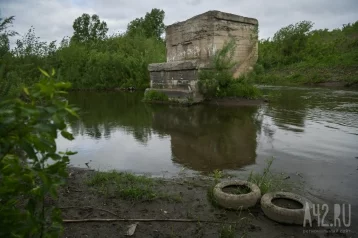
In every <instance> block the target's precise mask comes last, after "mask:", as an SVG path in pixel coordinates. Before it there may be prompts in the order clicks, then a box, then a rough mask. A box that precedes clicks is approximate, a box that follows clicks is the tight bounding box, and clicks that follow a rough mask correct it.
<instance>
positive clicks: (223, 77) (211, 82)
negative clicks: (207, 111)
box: [198, 39, 261, 99]
mask: <svg viewBox="0 0 358 238" xmlns="http://www.w3.org/2000/svg"><path fill="white" fill-rule="evenodd" d="M235 48H236V45H235V41H234V40H233V39H232V40H230V41H229V42H227V43H226V44H225V45H224V46H223V48H222V49H221V50H218V51H217V52H216V53H215V54H214V56H213V57H212V62H211V66H210V68H211V69H202V70H200V71H199V82H198V86H199V91H200V93H201V94H203V95H204V97H205V98H206V99H212V98H224V97H230V98H231V97H237V98H248V99H256V98H258V97H260V96H261V92H260V91H259V90H258V89H257V88H256V87H255V86H254V85H253V84H252V83H250V82H249V80H247V77H245V76H242V77H240V78H234V77H233V71H234V67H235V66H236V65H237V64H238V62H235V61H234V53H235Z"/></svg>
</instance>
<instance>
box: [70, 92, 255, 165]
mask: <svg viewBox="0 0 358 238" xmlns="http://www.w3.org/2000/svg"><path fill="white" fill-rule="evenodd" d="M141 99H142V94H141V93H133V94H128V93H113V92H112V93H103V92H102V93H99V92H75V93H71V94H70V95H69V101H70V102H71V103H73V104H75V105H76V106H77V107H79V108H81V113H80V114H81V120H80V121H78V120H71V121H70V122H69V125H70V128H71V129H72V132H73V134H74V135H75V137H76V141H75V143H77V144H78V145H81V146H78V148H77V150H85V151H79V152H80V153H79V154H81V152H82V153H85V154H87V156H86V158H88V153H89V152H90V154H92V156H91V157H92V159H94V160H98V159H97V158H103V155H105V157H106V158H105V159H102V160H107V161H102V162H105V163H111V162H110V160H117V162H118V161H122V160H123V161H122V162H120V164H127V166H128V165H129V168H124V169H130V170H133V171H136V170H137V169H139V170H145V169H146V168H147V167H148V164H150V163H155V162H154V161H151V160H148V159H147V158H140V159H139V160H140V161H141V162H140V164H138V163H136V164H135V163H133V164H131V161H134V160H136V161H138V159H133V158H134V157H135V156H136V155H137V156H138V157H140V156H142V154H141V153H142V152H140V151H141V150H142V149H143V147H141V146H140V145H139V144H142V146H145V147H146V146H148V143H149V142H153V141H162V147H165V146H167V144H166V143H164V141H165V140H166V139H168V138H169V139H170V147H169V150H170V153H169V154H167V153H165V155H162V156H163V157H164V158H157V159H156V158H154V159H155V160H158V161H159V160H161V159H166V160H167V162H166V163H168V162H169V161H170V159H172V162H174V164H176V165H178V167H183V166H184V167H186V168H190V169H192V170H194V171H202V172H209V171H212V170H214V169H236V168H240V167H242V166H245V165H249V164H252V163H255V158H256V152H255V151H256V134H257V127H258V125H260V123H258V122H257V118H255V115H256V112H257V108H256V107H247V108H239V109H238V108H217V107H214V106H194V107H190V108H187V107H180V106H179V107H178V106H168V105H148V104H144V103H142V102H141ZM123 132H125V133H126V134H127V135H128V136H132V137H134V139H135V141H137V143H139V144H138V145H131V146H134V147H135V148H137V150H136V149H134V150H133V151H131V152H126V154H118V150H117V149H118V148H119V147H121V146H124V147H125V146H126V145H128V143H133V142H130V139H128V137H123V136H120V135H118V133H123ZM79 137H80V138H82V139H81V140H82V141H81V140H80V139H79ZM119 138H120V139H119ZM91 140H95V141H98V143H99V144H97V145H95V146H94V145H93V142H91ZM104 141H109V142H107V143H105V142H104ZM113 143H114V146H116V145H117V148H113V145H112V146H109V145H110V144H113ZM87 144H91V146H88V145H87ZM157 145H158V146H159V147H160V144H157ZM150 149H151V147H149V146H148V147H146V148H145V149H144V150H150ZM121 150H122V151H123V150H125V148H122V149H121ZM159 150H163V151H166V149H165V148H162V149H160V148H159ZM100 151H101V153H102V154H100ZM143 153H145V152H143ZM150 153H152V154H154V153H153V152H150ZM78 156H80V155H78ZM96 157H97V158H96ZM147 157H148V158H150V157H151V155H147ZM165 157H166V158H165ZM124 160H125V161H124ZM129 160H130V161H129ZM113 164H115V163H114V162H113ZM171 166H172V167H173V164H172V165H171ZM169 167H170V166H169ZM162 169H163V170H171V168H168V165H165V166H164V165H163V167H162ZM147 172H157V171H147Z"/></svg>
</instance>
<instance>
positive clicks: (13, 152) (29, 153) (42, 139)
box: [0, 70, 77, 237]
mask: <svg viewBox="0 0 358 238" xmlns="http://www.w3.org/2000/svg"><path fill="white" fill-rule="evenodd" d="M40 71H42V75H43V76H42V79H41V80H40V81H39V82H38V83H36V84H35V85H34V86H33V87H31V88H24V89H23V94H22V95H21V97H19V98H13V99H6V100H3V101H1V102H0V227H1V229H0V237H59V235H60V233H61V231H62V225H61V223H62V219H61V216H60V210H59V209H57V208H55V207H47V206H45V203H46V201H47V200H48V199H50V198H52V199H55V198H56V196H57V188H58V187H59V186H60V185H61V184H63V183H64V182H65V178H66V177H67V172H66V166H67V164H68V162H69V156H70V155H72V154H74V153H73V152H69V151H68V152H64V153H63V152H58V151H57V147H56V141H55V139H56V138H57V136H58V132H60V133H61V135H62V136H63V137H64V138H66V139H69V140H72V139H73V136H72V134H71V133H70V132H68V131H67V130H66V123H65V118H67V117H68V116H69V115H72V116H77V114H76V110H75V109H74V108H72V107H71V106H69V105H68V102H67V100H65V98H63V96H62V95H63V94H65V93H66V92H65V91H64V90H67V89H69V88H70V86H71V85H70V83H64V82H57V81H55V80H54V79H53V78H52V77H53V76H54V74H55V72H54V71H52V73H51V75H50V74H49V73H47V72H45V71H43V70H40Z"/></svg>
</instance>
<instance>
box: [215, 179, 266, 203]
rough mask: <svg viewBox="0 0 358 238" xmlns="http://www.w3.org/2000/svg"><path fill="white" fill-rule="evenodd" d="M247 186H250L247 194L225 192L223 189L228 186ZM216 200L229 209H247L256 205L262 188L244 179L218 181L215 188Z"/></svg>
mask: <svg viewBox="0 0 358 238" xmlns="http://www.w3.org/2000/svg"><path fill="white" fill-rule="evenodd" d="M235 185H236V186H246V187H248V188H250V190H251V191H250V192H249V193H246V194H231V193H225V192H224V191H223V190H222V189H223V188H225V187H228V186H235ZM213 195H214V198H215V200H216V202H217V203H218V204H219V205H220V206H222V207H225V208H229V209H247V208H249V207H252V206H255V204H256V203H257V201H258V200H259V199H260V197H261V191H260V188H259V187H258V186H257V185H256V184H253V183H250V182H248V181H243V180H229V181H224V182H221V183H218V184H217V185H216V186H215V187H214V190H213Z"/></svg>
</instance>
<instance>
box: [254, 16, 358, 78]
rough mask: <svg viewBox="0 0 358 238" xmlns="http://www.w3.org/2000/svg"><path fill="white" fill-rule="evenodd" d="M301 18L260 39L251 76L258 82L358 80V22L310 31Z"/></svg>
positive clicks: (310, 26) (306, 23)
mask: <svg viewBox="0 0 358 238" xmlns="http://www.w3.org/2000/svg"><path fill="white" fill-rule="evenodd" d="M312 28H313V23H312V22H310V21H301V22H298V23H296V24H295V25H289V26H287V27H284V28H282V29H280V30H279V31H277V32H276V33H275V35H274V36H273V37H272V38H269V39H265V40H261V41H260V42H259V60H258V63H257V65H256V67H255V70H254V72H253V73H252V76H254V79H255V80H256V82H258V83H270V84H275V83H277V84H284V83H297V84H300V83H308V84H309V83H319V82H327V81H343V82H345V83H347V84H354V83H357V82H358V21H356V22H355V23H353V24H347V25H343V27H342V28H340V29H334V30H331V31H330V30H328V29H324V30H312Z"/></svg>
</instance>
